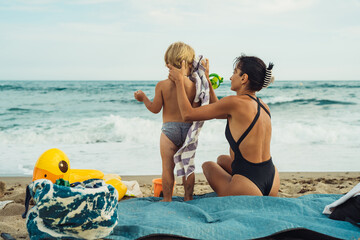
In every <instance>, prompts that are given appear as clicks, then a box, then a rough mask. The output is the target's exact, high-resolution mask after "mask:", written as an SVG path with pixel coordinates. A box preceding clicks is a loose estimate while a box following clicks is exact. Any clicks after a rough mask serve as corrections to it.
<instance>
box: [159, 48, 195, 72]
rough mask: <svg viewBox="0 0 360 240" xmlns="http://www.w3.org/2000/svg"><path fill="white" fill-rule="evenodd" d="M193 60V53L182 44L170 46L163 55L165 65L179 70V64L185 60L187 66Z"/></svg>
mask: <svg viewBox="0 0 360 240" xmlns="http://www.w3.org/2000/svg"><path fill="white" fill-rule="evenodd" d="M194 58H195V51H194V49H193V48H192V47H190V46H189V45H187V44H185V43H183V42H175V43H173V44H171V45H170V46H169V47H168V49H167V50H166V53H165V57H164V59H165V63H166V64H171V65H173V66H174V67H177V68H181V62H182V61H183V60H185V62H186V63H187V64H190V65H191V64H192V62H193V61H194Z"/></svg>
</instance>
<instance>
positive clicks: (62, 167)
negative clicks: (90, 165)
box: [32, 148, 127, 200]
mask: <svg viewBox="0 0 360 240" xmlns="http://www.w3.org/2000/svg"><path fill="white" fill-rule="evenodd" d="M44 178H45V179H48V180H50V181H52V182H53V183H55V182H56V180H58V179H63V180H65V181H68V182H69V183H70V184H71V183H74V182H82V181H85V180H88V179H92V178H98V179H103V180H104V181H105V183H107V184H110V185H112V186H113V187H114V188H115V189H116V190H117V191H118V194H119V198H118V200H120V199H122V198H123V197H124V195H125V193H126V191H127V187H126V186H125V184H124V183H122V182H121V178H120V176H118V175H116V174H105V175H104V173H103V172H101V171H99V170H92V169H70V161H69V158H68V157H67V156H66V154H65V153H64V152H63V151H61V150H60V149H57V148H52V149H49V150H47V151H45V152H44V153H43V154H42V155H41V156H40V157H39V159H38V160H37V162H36V164H35V167H34V172H33V179H32V180H33V181H35V180H37V179H44Z"/></svg>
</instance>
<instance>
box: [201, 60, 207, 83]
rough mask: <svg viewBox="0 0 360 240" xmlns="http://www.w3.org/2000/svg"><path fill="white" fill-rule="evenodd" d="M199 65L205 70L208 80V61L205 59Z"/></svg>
mask: <svg viewBox="0 0 360 240" xmlns="http://www.w3.org/2000/svg"><path fill="white" fill-rule="evenodd" d="M201 65H203V67H204V68H205V76H206V79H207V80H209V59H207V58H205V59H204V60H202V61H201Z"/></svg>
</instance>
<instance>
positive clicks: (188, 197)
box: [184, 195, 193, 202]
mask: <svg viewBox="0 0 360 240" xmlns="http://www.w3.org/2000/svg"><path fill="white" fill-rule="evenodd" d="M191 200H193V195H191V196H184V201H185V202H186V201H191Z"/></svg>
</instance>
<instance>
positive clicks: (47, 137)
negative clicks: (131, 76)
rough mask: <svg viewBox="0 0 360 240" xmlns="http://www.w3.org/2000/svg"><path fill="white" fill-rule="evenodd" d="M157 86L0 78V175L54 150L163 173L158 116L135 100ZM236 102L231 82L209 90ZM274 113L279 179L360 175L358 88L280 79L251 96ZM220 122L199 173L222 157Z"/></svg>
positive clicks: (208, 127)
mask: <svg viewBox="0 0 360 240" xmlns="http://www.w3.org/2000/svg"><path fill="white" fill-rule="evenodd" d="M156 83H157V81H0V166H1V167H0V177H1V176H30V175H32V171H33V169H34V166H35V163H36V161H37V159H38V158H39V156H40V155H41V154H42V153H43V152H45V151H46V150H48V149H51V148H58V149H61V150H62V151H63V152H65V153H66V155H67V156H68V158H69V159H70V168H76V169H97V170H101V171H103V172H104V173H115V174H119V175H120V176H123V175H157V174H161V157H160V151H159V139H160V133H161V125H162V115H161V112H160V113H159V114H153V113H151V112H149V111H148V110H147V109H146V107H145V106H144V104H142V103H139V102H137V101H136V100H135V99H134V96H133V93H134V91H136V90H143V91H144V92H145V93H146V94H147V95H148V97H149V98H150V99H152V98H153V97H154V92H155V91H154V90H155V86H156ZM215 92H216V94H217V96H218V97H219V98H222V97H225V96H228V95H234V92H232V91H231V90H230V81H229V80H227V81H224V83H223V84H222V85H221V86H220V87H219V88H218V89H216V90H215ZM257 95H258V96H259V97H260V98H262V99H263V101H264V102H265V103H267V104H268V105H269V107H270V109H271V115H272V127H273V129H272V141H271V155H272V157H273V161H274V163H275V165H276V167H277V168H278V170H279V171H282V172H298V171H308V172H332V171H360V81H276V82H275V83H274V84H273V85H271V86H270V87H268V88H267V89H263V90H262V91H260V92H259V93H258V94H257ZM225 125H226V120H210V121H207V122H206V123H205V124H204V127H203V129H202V131H201V133H200V137H199V145H198V148H197V152H196V157H195V164H196V170H195V171H196V172H201V171H202V169H201V164H202V163H203V162H205V161H216V158H217V156H218V155H221V154H228V153H229V146H228V143H227V141H226V139H225V134H224V131H225Z"/></svg>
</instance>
